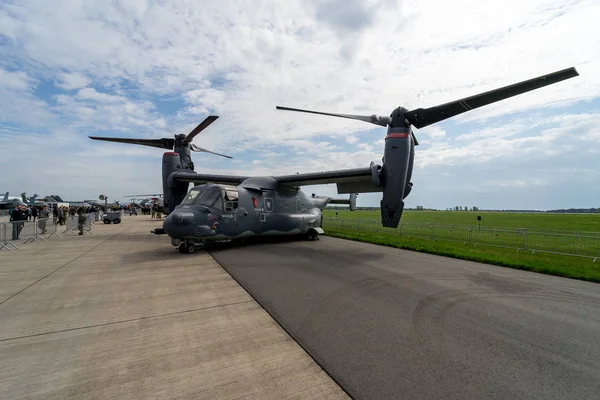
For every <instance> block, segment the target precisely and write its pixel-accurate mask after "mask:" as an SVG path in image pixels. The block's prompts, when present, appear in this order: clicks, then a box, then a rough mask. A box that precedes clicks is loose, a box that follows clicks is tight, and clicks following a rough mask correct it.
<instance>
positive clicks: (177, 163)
mask: <svg viewBox="0 0 600 400" xmlns="http://www.w3.org/2000/svg"><path fill="white" fill-rule="evenodd" d="M178 171H181V158H180V157H179V154H177V153H176V152H174V151H168V152H166V153H164V154H163V159H162V185H163V195H164V202H165V203H164V204H165V205H164V213H165V214H170V213H171V212H172V211H173V209H174V208H175V207H176V206H177V205H178V204H179V203H181V202H182V201H183V199H185V196H186V195H187V192H188V188H189V186H190V184H189V183H183V182H177V181H175V182H173V180H169V177H170V176H171V174H172V173H174V172H178Z"/></svg>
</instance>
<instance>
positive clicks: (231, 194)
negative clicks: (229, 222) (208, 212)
mask: <svg viewBox="0 0 600 400" xmlns="http://www.w3.org/2000/svg"><path fill="white" fill-rule="evenodd" d="M238 196H239V195H238V191H237V190H231V189H225V190H224V200H225V211H236V210H237V209H238Z"/></svg>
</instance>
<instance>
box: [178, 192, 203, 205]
mask: <svg viewBox="0 0 600 400" xmlns="http://www.w3.org/2000/svg"><path fill="white" fill-rule="evenodd" d="M199 194H200V190H198V189H192V190H190V191H189V192H188V194H187V195H186V196H185V199H183V201H182V202H181V204H183V205H190V204H194V200H196V197H198V195H199Z"/></svg>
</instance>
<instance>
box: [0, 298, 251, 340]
mask: <svg viewBox="0 0 600 400" xmlns="http://www.w3.org/2000/svg"><path fill="white" fill-rule="evenodd" d="M253 302H254V300H244V301H236V302H234V303H227V304H218V305H215V306H207V307H199V308H192V309H189V310H183V311H173V312H169V313H164V314H156V315H148V316H145V317H138V318H130V319H124V320H120V321H112V322H105V323H103V324H94V325H86V326H78V327H76V328H68V329H61V330H58V331H51V332H42V333H34V334H32V335H23V336H15V337H11V338H6V339H0V343H1V342H7V341H10V340H17V339H27V338H32V337H37V336H44V335H52V334H55V333H64V332H71V331H77V330H81V329H89V328H99V327H103V326H109V325H116V324H123V323H127V322H134V321H142V320H145V319H153V318H161V317H169V316H171V315H178V314H187V313H191V312H196V311H204V310H210V309H211V308H219V307H228V306H235V305H238V304H244V303H253Z"/></svg>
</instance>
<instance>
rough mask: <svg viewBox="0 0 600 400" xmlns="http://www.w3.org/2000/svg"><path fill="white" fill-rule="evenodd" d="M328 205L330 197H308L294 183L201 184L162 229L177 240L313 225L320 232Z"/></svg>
mask: <svg viewBox="0 0 600 400" xmlns="http://www.w3.org/2000/svg"><path fill="white" fill-rule="evenodd" d="M196 194H198V195H196ZM195 195H196V197H194V196H195ZM326 205H327V200H326V199H323V198H312V197H309V196H307V195H306V194H305V193H304V192H302V191H301V190H299V189H294V188H290V189H287V190H264V189H263V190H253V189H247V188H244V187H242V186H241V185H240V186H226V185H214V184H207V185H199V186H195V187H193V188H192V189H190V191H189V192H188V195H187V197H186V199H184V201H183V202H182V203H181V204H179V205H178V206H176V207H175V209H174V210H173V212H172V213H170V214H169V215H168V216H167V217H166V218H165V221H164V223H163V229H164V231H165V233H167V234H168V235H169V236H170V237H171V242H172V244H173V245H175V246H178V245H180V244H181V243H182V242H185V241H190V242H203V241H215V240H229V239H240V238H245V237H251V236H267V235H294V234H304V233H307V232H309V231H311V230H314V229H315V228H317V232H318V231H319V229H318V228H320V227H321V223H322V219H321V217H322V208H324V207H325V206H326Z"/></svg>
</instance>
